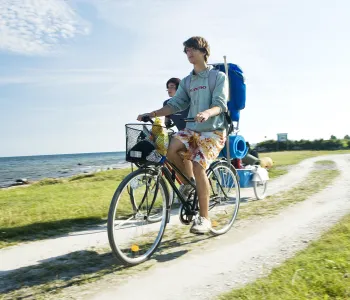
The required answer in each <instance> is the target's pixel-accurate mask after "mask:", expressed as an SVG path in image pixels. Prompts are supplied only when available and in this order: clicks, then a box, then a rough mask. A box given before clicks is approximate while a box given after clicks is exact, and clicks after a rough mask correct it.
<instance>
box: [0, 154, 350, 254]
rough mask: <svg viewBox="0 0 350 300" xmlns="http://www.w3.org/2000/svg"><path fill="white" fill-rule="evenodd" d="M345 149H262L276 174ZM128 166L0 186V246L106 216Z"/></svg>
mask: <svg viewBox="0 0 350 300" xmlns="http://www.w3.org/2000/svg"><path fill="white" fill-rule="evenodd" d="M337 153H338V154H339V153H350V152H349V151H348V152H346V151H328V152H327V151H289V152H276V153H264V154H262V155H261V156H270V157H271V158H272V159H273V160H274V161H275V163H276V165H275V167H274V168H272V169H271V170H270V172H269V174H270V178H275V177H277V176H279V175H282V174H284V173H286V172H287V169H286V167H287V166H288V165H290V164H295V163H298V162H300V161H301V160H303V159H305V158H309V157H313V156H318V155H325V154H337ZM130 171H131V170H130V168H127V169H122V170H111V171H105V172H100V173H95V174H83V175H77V176H73V177H71V178H68V179H45V180H42V181H39V182H37V183H36V184H33V185H31V186H28V187H26V188H13V189H0V207H1V213H0V249H1V248H4V247H7V246H11V245H15V244H18V243H20V242H25V241H31V240H38V239H44V238H48V237H52V236H57V235H60V234H64V233H68V232H71V231H75V230H80V229H86V227H87V226H88V225H93V224H99V223H102V222H104V221H105V220H106V218H107V213H108V208H109V204H110V201H111V198H112V196H113V193H114V191H115V189H116V188H117V186H118V185H119V183H120V182H121V180H122V179H123V178H124V177H125V176H126V175H127V174H128V173H130Z"/></svg>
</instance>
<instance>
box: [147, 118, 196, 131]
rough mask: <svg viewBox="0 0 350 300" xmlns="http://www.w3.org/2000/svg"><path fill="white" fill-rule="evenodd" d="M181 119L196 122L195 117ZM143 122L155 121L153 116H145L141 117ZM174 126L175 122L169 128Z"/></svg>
mask: <svg viewBox="0 0 350 300" xmlns="http://www.w3.org/2000/svg"><path fill="white" fill-rule="evenodd" d="M181 120H183V121H185V122H186V123H190V122H196V121H195V119H194V118H184V119H181ZM141 122H145V123H147V122H151V123H152V124H153V123H154V121H153V120H152V118H150V117H149V116H143V117H142V119H141ZM173 126H174V124H171V126H169V128H170V127H173ZM167 127H168V126H167Z"/></svg>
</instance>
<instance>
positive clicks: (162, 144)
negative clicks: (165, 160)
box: [152, 118, 169, 155]
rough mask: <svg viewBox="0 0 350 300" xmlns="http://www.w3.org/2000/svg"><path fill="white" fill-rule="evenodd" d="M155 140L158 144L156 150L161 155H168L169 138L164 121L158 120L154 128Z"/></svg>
mask: <svg viewBox="0 0 350 300" xmlns="http://www.w3.org/2000/svg"><path fill="white" fill-rule="evenodd" d="M152 135H153V140H154V141H155V144H156V150H157V151H158V152H159V153H160V154H161V155H166V153H167V150H168V146H169V137H168V132H167V130H166V129H165V128H164V127H163V124H162V121H161V119H159V118H156V119H155V121H154V124H153V126H152Z"/></svg>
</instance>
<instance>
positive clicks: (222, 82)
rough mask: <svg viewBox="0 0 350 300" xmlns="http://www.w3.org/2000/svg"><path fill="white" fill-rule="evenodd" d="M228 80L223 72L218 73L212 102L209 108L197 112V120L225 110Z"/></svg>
mask: <svg viewBox="0 0 350 300" xmlns="http://www.w3.org/2000/svg"><path fill="white" fill-rule="evenodd" d="M227 98H228V81H227V77H226V75H225V74H224V73H221V72H220V73H219V74H218V78H217V81H216V84H215V88H214V91H213V96H212V104H211V106H210V108H209V109H207V110H205V111H202V112H200V113H198V114H197V116H196V118H195V119H196V121H197V122H205V121H207V120H208V119H209V118H211V117H215V116H217V115H219V114H221V113H222V112H226V111H227Z"/></svg>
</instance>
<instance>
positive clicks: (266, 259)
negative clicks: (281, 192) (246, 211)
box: [85, 155, 350, 300]
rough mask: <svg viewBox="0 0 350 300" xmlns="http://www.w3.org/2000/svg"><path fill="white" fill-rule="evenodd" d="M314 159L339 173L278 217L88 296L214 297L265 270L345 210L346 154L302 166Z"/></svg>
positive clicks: (349, 158)
mask: <svg viewBox="0 0 350 300" xmlns="http://www.w3.org/2000/svg"><path fill="white" fill-rule="evenodd" d="M319 159H322V160H323V159H332V160H334V161H335V162H336V163H337V165H338V168H339V169H340V171H341V175H340V177H339V178H338V179H337V180H336V182H335V183H334V185H333V186H331V187H328V188H326V189H325V190H323V191H322V192H320V193H318V194H316V195H314V196H312V197H310V198H309V199H308V200H306V201H304V202H301V203H299V204H297V205H294V206H291V207H289V208H286V209H285V210H283V211H282V212H281V213H280V214H278V215H277V216H274V217H270V218H264V219H261V220H258V221H255V222H250V223H249V222H247V223H245V224H244V225H243V226H242V227H240V228H238V230H237V229H236V230H231V231H230V232H229V233H228V234H226V235H223V236H220V237H218V238H216V240H215V241H212V242H211V243H208V244H206V245H207V246H208V247H207V248H206V249H205V250H203V249H201V251H198V252H196V251H193V252H191V253H189V254H188V255H186V256H185V257H183V258H182V259H179V260H176V261H171V262H168V263H165V264H159V265H157V267H156V268H154V269H152V270H150V271H148V272H147V273H143V274H142V275H140V276H139V277H136V278H133V279H132V280H130V281H129V282H128V283H126V284H125V285H122V286H120V287H115V286H112V285H108V284H107V283H106V284H105V286H101V284H100V285H99V289H98V290H96V291H95V292H94V295H90V298H91V299H114V298H115V296H118V298H119V299H123V300H124V299H125V300H127V299H139V298H141V297H142V298H145V296H149V297H151V298H152V299H154V300H155V299H213V298H215V296H217V295H219V294H221V293H222V292H225V291H228V290H231V289H232V288H234V287H238V286H240V285H243V284H246V283H247V282H251V281H253V280H255V279H256V278H258V277H259V276H261V275H263V274H267V273H268V272H269V270H270V269H271V268H272V267H274V266H276V265H278V264H279V263H281V262H283V261H284V260H286V259H287V258H289V257H292V256H293V254H295V252H296V251H299V250H301V249H303V248H305V247H306V246H307V245H308V242H309V241H311V240H315V239H317V238H318V237H319V236H320V234H321V233H322V232H324V230H326V229H328V228H329V227H331V226H332V225H333V224H335V223H336V222H337V221H338V220H339V219H340V218H341V217H342V216H344V215H346V214H348V213H350V155H343V156H337V157H334V156H333V157H322V158H317V159H316V158H314V159H312V160H308V162H304V163H303V165H304V166H305V165H306V164H309V163H310V162H311V161H315V160H319ZM296 170H299V171H301V169H300V168H299V167H297V168H294V171H292V172H295V171H296ZM304 171H305V170H304V169H303V170H302V172H304ZM299 174H300V173H299ZM288 177H289V178H293V179H294V180H296V179H297V178H296V177H295V176H294V175H291V174H289V175H287V176H285V178H288ZM296 181H297V180H296ZM276 182H277V180H276ZM283 182H284V179H282V178H281V179H280V180H279V183H278V184H281V186H282V187H283V188H287V186H284V185H283ZM288 187H289V185H288ZM276 189H277V188H276ZM159 283H161V284H159ZM85 296H86V295H85ZM146 298H147V297H146Z"/></svg>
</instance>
